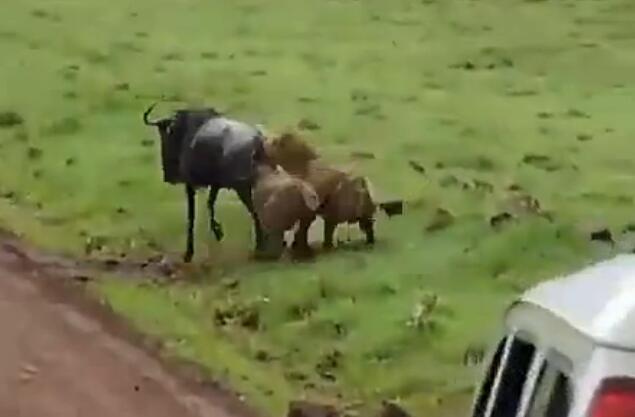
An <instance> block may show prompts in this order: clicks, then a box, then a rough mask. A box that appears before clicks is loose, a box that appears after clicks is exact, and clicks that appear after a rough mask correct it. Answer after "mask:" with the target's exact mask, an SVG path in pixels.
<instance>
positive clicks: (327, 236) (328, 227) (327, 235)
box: [322, 219, 337, 249]
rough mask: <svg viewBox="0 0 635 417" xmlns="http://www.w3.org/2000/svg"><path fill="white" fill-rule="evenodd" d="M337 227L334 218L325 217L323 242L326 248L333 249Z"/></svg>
mask: <svg viewBox="0 0 635 417" xmlns="http://www.w3.org/2000/svg"><path fill="white" fill-rule="evenodd" d="M336 227H337V224H336V223H335V222H334V221H333V220H329V219H324V243H322V247H323V248H324V249H333V235H335V228H336Z"/></svg>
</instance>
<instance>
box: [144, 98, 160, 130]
mask: <svg viewBox="0 0 635 417" xmlns="http://www.w3.org/2000/svg"><path fill="white" fill-rule="evenodd" d="M157 104H158V103H152V105H151V106H150V107H148V110H146V111H145V112H144V113H143V122H144V123H145V124H146V125H148V126H157V125H158V124H159V123H158V122H151V121H150V120H148V116H149V115H150V112H151V111H152V110H154V107H155V106H156V105H157Z"/></svg>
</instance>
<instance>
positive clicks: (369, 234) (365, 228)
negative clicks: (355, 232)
mask: <svg viewBox="0 0 635 417" xmlns="http://www.w3.org/2000/svg"><path fill="white" fill-rule="evenodd" d="M359 228H360V229H361V230H362V232H364V234H365V235H366V243H367V244H369V245H372V244H374V243H375V227H374V225H373V219H360V220H359Z"/></svg>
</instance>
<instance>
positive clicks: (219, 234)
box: [207, 185, 225, 241]
mask: <svg viewBox="0 0 635 417" xmlns="http://www.w3.org/2000/svg"><path fill="white" fill-rule="evenodd" d="M219 191H220V189H219V188H218V187H216V186H213V185H212V186H211V187H209V197H208V199H207V208H208V209H209V227H210V230H211V231H212V233H214V236H215V237H216V240H217V241H221V240H222V239H223V236H224V235H225V234H224V233H223V228H222V226H221V225H220V223H219V222H217V221H216V215H215V212H214V207H215V206H216V198H217V197H218V192H219Z"/></svg>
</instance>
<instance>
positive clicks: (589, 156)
mask: <svg viewBox="0 0 635 417" xmlns="http://www.w3.org/2000/svg"><path fill="white" fill-rule="evenodd" d="M4 3H6V4H4ZM4 3H3V16H4V17H3V24H2V27H0V51H1V52H2V56H3V60H2V62H0V79H1V80H2V88H0V155H1V159H0V195H1V196H2V198H1V199H0V222H2V223H3V224H4V226H7V227H10V228H11V229H13V230H15V231H18V232H20V233H22V234H23V235H24V236H25V238H26V239H28V240H30V241H32V242H34V243H36V244H38V245H41V246H43V247H46V248H51V249H56V250H63V251H65V252H68V253H72V254H76V255H78V254H84V253H85V251H86V249H87V248H88V249H89V248H90V247H94V246H96V245H95V242H96V243H98V244H99V245H97V246H102V249H101V251H102V252H105V253H111V254H119V253H121V252H125V253H126V254H128V256H145V255H148V254H152V253H154V252H156V251H164V252H169V253H172V254H174V256H178V254H179V253H180V251H181V250H182V249H183V240H184V239H183V238H184V201H183V195H182V194H183V191H182V190H181V189H180V188H174V187H169V186H167V185H165V184H163V183H162V182H161V173H160V167H159V161H158V157H159V153H158V143H157V142H156V141H155V135H156V133H155V132H154V131H152V130H150V129H147V128H146V127H144V126H143V125H142V124H141V122H140V115H141V112H142V111H143V109H144V108H145V107H146V106H147V105H148V104H149V103H150V102H151V101H153V99H154V98H156V97H159V96H165V97H167V98H169V99H171V100H176V101H178V103H172V104H174V106H176V105H180V104H182V103H191V104H201V103H206V104H212V105H215V106H218V107H220V108H221V109H223V110H226V111H228V112H230V113H231V114H232V115H233V116H235V117H238V118H241V119H244V120H247V121H250V122H253V123H264V124H265V125H267V126H269V127H271V128H273V129H275V128H279V127H282V126H285V125H291V124H297V123H298V122H299V121H300V120H302V119H306V120H309V121H311V122H313V123H314V124H315V125H317V126H318V127H319V129H318V130H314V131H312V132H310V133H309V135H310V137H311V138H312V139H313V140H314V141H315V143H316V145H317V146H318V147H319V149H320V151H321V152H322V153H323V154H324V155H325V156H326V157H327V158H329V159H331V160H332V161H334V162H338V163H339V162H342V163H348V162H354V163H355V164H356V165H357V167H358V168H359V170H360V171H361V172H365V173H367V174H368V175H369V176H370V177H371V179H372V180H373V182H374V183H375V185H376V187H377V188H379V189H383V190H389V191H390V192H391V193H393V194H395V195H399V196H402V197H403V198H405V199H406V200H407V201H408V202H409V204H408V207H407V211H406V214H405V215H404V216H403V217H400V218H394V219H386V218H380V219H379V222H378V223H379V224H378V228H379V232H378V234H379V238H380V243H379V244H378V246H377V248H375V249H373V250H371V251H368V250H359V249H356V248H355V247H354V246H351V247H348V248H347V249H343V250H340V251H337V252H336V253H333V254H330V255H328V256H326V255H324V256H320V257H319V258H318V260H317V261H316V262H315V263H312V264H292V263H289V262H283V263H280V264H277V265H271V264H267V265H262V264H256V263H254V262H251V261H249V260H248V259H247V249H248V248H249V247H250V245H251V243H250V229H249V222H248V221H247V216H246V213H245V212H244V211H243V209H242V207H241V206H240V204H238V203H237V200H236V198H234V196H233V195H231V194H229V193H225V194H223V195H221V198H220V202H219V211H218V213H219V218H220V220H221V221H222V222H223V223H224V225H225V230H226V234H227V241H226V242H224V243H223V244H221V245H219V244H217V243H215V242H213V241H211V239H210V238H209V236H207V232H206V230H207V226H206V224H205V223H206V222H205V218H204V217H205V216H201V218H200V224H199V226H200V227H199V239H198V245H199V252H198V255H197V260H196V261H197V266H195V267H194V268H193V270H192V279H191V280H189V281H188V282H187V283H181V284H178V285H171V286H157V285H156V284H148V283H146V284H142V285H140V284H138V283H134V282H125V281H121V280H108V281H105V282H104V283H103V284H100V285H98V286H97V287H96V290H97V291H99V292H100V293H101V294H102V295H103V296H104V297H105V299H106V300H107V301H108V302H110V303H111V304H112V305H113V306H114V308H115V309H116V310H118V311H120V312H121V313H122V314H125V315H127V316H129V317H130V318H131V319H132V320H133V321H134V322H135V323H136V324H137V325H138V326H140V327H142V328H143V329H145V330H147V331H148V332H150V333H153V334H156V335H159V336H161V337H163V338H165V339H166V341H168V343H167V346H168V349H167V351H166V353H167V354H178V355H182V356H186V357H189V358H193V359H195V360H197V361H200V362H201V363H203V364H204V365H206V366H207V367H209V369H210V372H211V374H213V375H214V376H215V377H226V378H227V379H228V380H229V381H230V382H231V383H232V384H233V385H234V386H235V387H237V388H238V389H239V390H240V391H241V392H244V393H245V396H246V397H247V399H248V401H251V402H252V403H253V404H255V405H257V406H259V407H261V408H262V409H263V410H266V411H267V412H269V413H270V414H271V415H280V413H281V412H282V411H283V410H284V407H285V404H286V401H287V400H289V399H290V398H296V397H299V396H301V395H303V394H302V393H304V394H306V395H308V396H310V397H318V398H322V397H323V398H327V399H329V400H336V401H338V402H339V403H341V404H348V405H352V406H353V407H355V406H356V403H357V402H359V401H361V402H363V403H364V404H368V405H370V406H372V405H374V404H376V402H377V401H378V400H379V399H383V398H400V399H403V400H404V402H405V403H406V405H407V406H408V407H409V408H410V409H411V410H413V411H414V412H415V413H417V414H418V415H426V416H428V415H429V416H435V415H439V416H441V415H457V410H456V409H457V407H458V408H461V407H464V406H465V404H466V402H465V400H466V399H468V398H469V394H470V392H469V390H470V388H471V385H472V384H473V382H474V378H475V370H474V368H469V367H465V366H463V365H462V363H461V362H462V361H461V360H462V355H463V353H464V351H465V350H466V348H467V347H468V346H469V345H471V344H479V343H482V342H483V341H486V340H487V338H488V334H489V332H490V331H491V330H492V329H493V328H494V326H495V325H496V324H498V322H497V320H498V315H499V314H500V312H501V311H502V308H503V307H504V306H505V304H506V303H507V302H508V301H509V300H510V299H511V298H512V297H513V296H514V294H516V293H517V292H518V291H519V290H522V289H523V288H526V287H527V286H528V285H531V284H532V283H534V282H536V281H537V280H540V279H543V278H548V277H550V276H552V275H553V274H556V273H560V272H565V271H569V270H571V269H573V268H576V267H578V266H580V265H582V264H584V263H586V262H588V261H590V260H592V259H599V258H602V257H605V256H609V255H610V254H611V253H612V252H615V251H618V250H626V249H630V248H627V247H626V246H623V247H617V248H616V249H609V248H607V247H605V246H602V245H597V244H593V243H591V242H589V240H588V236H587V233H588V231H589V230H590V229H591V228H593V227H596V226H598V225H602V226H609V227H611V228H613V230H614V231H615V232H618V231H619V230H621V228H622V227H623V226H625V225H626V224H628V223H629V222H631V221H635V214H634V213H633V208H632V206H633V197H632V196H633V193H632V189H633V186H634V185H635V178H634V177H633V172H635V171H634V164H635V161H634V160H633V158H632V156H631V155H632V150H633V145H632V138H633V135H634V134H635V122H633V120H635V119H633V117H632V111H631V108H632V106H631V103H632V100H633V98H634V96H635V87H633V86H632V82H631V81H632V79H633V74H634V73H635V72H634V71H635V52H633V51H635V49H634V47H635V28H634V27H633V26H632V22H633V19H634V18H635V5H634V4H631V3H632V2H630V1H628V0H607V1H603V2H597V1H590V0H578V1H572V0H571V1H561V2H546V1H519V0H512V1H508V0H505V1H504V0H484V1H479V2H474V1H459V0H448V1H440V0H439V1H435V0H423V1H414V0H394V1H386V0H358V1H336V0H328V1H318V0H305V1H302V2H300V1H291V0H276V1H271V2H267V4H264V3H262V2H258V1H255V0H236V1H232V2H221V1H201V0H171V1H168V0H153V1H149V0H146V1H141V0H139V1H136V2H128V1H124V0H111V1H109V2H103V1H97V0H86V1H83V2H69V1H61V0H50V1H46V2H44V1H41V0H40V1H38V0H20V1H17V0H11V1H5V2H4ZM170 106H171V104H170V103H167V104H163V105H162V108H161V109H160V111H163V112H167V111H169V110H170V108H173V107H174V106H172V107H170ZM359 151H364V152H370V153H372V154H373V155H374V158H372V159H354V158H353V154H354V153H355V152H359ZM409 161H414V162H416V163H417V164H419V165H420V166H423V167H424V168H425V171H426V172H425V174H422V173H420V172H417V170H414V169H413V168H412V166H411V164H410V163H409ZM514 185H516V186H520V187H521V188H522V190H521V191H510V187H511V188H517V187H514ZM527 196H531V197H533V198H535V199H537V200H538V201H539V202H540V204H541V206H542V208H543V209H544V210H545V211H548V212H550V213H551V215H552V222H549V221H548V220H547V219H545V218H544V217H541V216H538V215H537V213H536V210H531V209H523V208H522V207H521V202H522V201H523V198H526V197H527ZM202 203H203V201H202V200H201V209H202V208H203V204H202ZM440 209H441V210H446V211H449V212H450V213H451V215H450V216H449V218H451V219H452V221H447V218H448V216H447V215H446V216H443V215H439V214H438V212H439V210H440ZM501 211H509V212H512V213H514V214H516V215H517V216H518V219H517V220H516V221H513V222H508V223H505V224H504V225H503V226H502V227H501V228H498V229H493V228H492V227H490V225H489V224H488V221H487V220H488V218H489V217H490V216H492V215H495V214H497V213H500V212H501ZM201 213H203V212H202V211H201ZM444 218H445V220H444ZM431 223H435V224H436V225H437V226H438V227H437V228H434V227H433V228H432V229H433V230H428V228H427V226H428V225H430V224H431ZM353 237H355V238H356V237H358V235H357V234H355V233H353ZM91 242H92V243H91ZM433 295H436V296H438V297H439V300H440V301H439V302H438V303H436V304H435V303H434V302H431V301H430V300H432V299H434V298H435V297H434V296H433ZM422 306H430V308H429V309H428V310H426V312H424V313H421V311H422ZM423 310H425V308H423ZM232 316H233V317H234V319H232V318H231V317H232Z"/></svg>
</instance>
